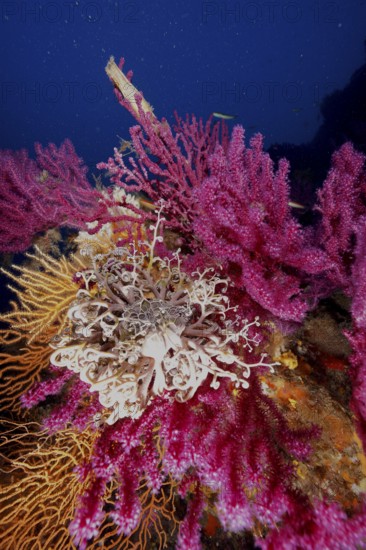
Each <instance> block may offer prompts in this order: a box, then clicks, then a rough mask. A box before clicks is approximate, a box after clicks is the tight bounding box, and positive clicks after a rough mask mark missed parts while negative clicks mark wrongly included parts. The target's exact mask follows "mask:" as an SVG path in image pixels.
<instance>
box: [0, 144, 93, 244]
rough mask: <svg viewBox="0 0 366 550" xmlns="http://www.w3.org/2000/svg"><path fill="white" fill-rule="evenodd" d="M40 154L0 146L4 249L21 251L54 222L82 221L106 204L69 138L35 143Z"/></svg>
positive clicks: (80, 224)
mask: <svg viewBox="0 0 366 550" xmlns="http://www.w3.org/2000/svg"><path fill="white" fill-rule="evenodd" d="M35 149H36V153H37V160H32V159H30V158H29V157H28V153H27V152H26V151H25V150H22V151H17V152H12V151H8V150H4V151H0V187H1V197H0V252H2V253H4V252H23V251H24V250H26V249H27V248H28V247H29V246H30V245H31V244H32V240H33V239H34V237H35V236H36V234H38V233H39V232H42V231H45V230H47V229H49V228H51V227H59V226H65V225H67V226H69V227H78V228H80V227H83V226H84V225H85V221H87V220H89V219H91V220H92V219H95V217H96V216H100V215H101V212H102V210H103V209H104V206H103V205H102V203H99V202H98V199H99V193H98V192H97V191H96V190H94V189H93V188H92V186H91V185H90V184H89V182H88V180H87V179H86V172H87V169H86V167H85V166H84V165H83V162H82V160H81V159H80V158H79V157H78V156H77V155H76V153H75V149H74V147H73V145H72V143H71V142H70V141H69V140H65V141H64V142H63V143H62V144H61V146H60V147H59V148H57V147H56V146H55V145H54V144H52V143H51V144H50V145H48V146H47V147H42V146H41V145H40V144H39V143H36V144H35Z"/></svg>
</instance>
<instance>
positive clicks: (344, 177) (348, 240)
mask: <svg viewBox="0 0 366 550" xmlns="http://www.w3.org/2000/svg"><path fill="white" fill-rule="evenodd" d="M365 199H366V172H365V157H364V155H362V154H361V153H359V152H358V151H356V150H355V149H354V148H353V146H352V144H351V143H345V144H344V145H342V147H341V148H340V149H339V150H338V151H336V152H335V153H334V154H333V156H332V165H331V169H330V171H329V173H328V176H327V178H326V180H325V182H324V184H323V186H322V188H321V189H320V190H319V191H318V203H317V205H316V209H317V210H318V211H319V212H320V213H321V215H322V217H321V221H320V224H319V228H318V239H319V243H320V245H321V246H322V247H323V249H324V250H325V251H326V253H327V255H328V257H329V258H330V260H331V261H332V269H331V270H330V272H329V273H328V274H327V277H328V279H329V280H330V282H331V283H332V285H333V288H334V287H337V288H343V289H346V290H347V289H348V288H349V284H350V276H351V264H352V260H351V255H352V252H353V246H354V237H355V234H356V232H357V227H358V223H359V220H360V219H361V217H362V216H365V215H366V204H365Z"/></svg>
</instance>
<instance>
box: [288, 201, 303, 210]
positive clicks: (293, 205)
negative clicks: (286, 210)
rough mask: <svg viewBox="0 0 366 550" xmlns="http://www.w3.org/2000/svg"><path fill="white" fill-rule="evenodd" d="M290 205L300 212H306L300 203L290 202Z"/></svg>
mask: <svg viewBox="0 0 366 550" xmlns="http://www.w3.org/2000/svg"><path fill="white" fill-rule="evenodd" d="M288 205H289V206H291V207H292V208H298V209H299V210H305V206H304V205H302V204H300V203H299V202H295V201H289V202H288Z"/></svg>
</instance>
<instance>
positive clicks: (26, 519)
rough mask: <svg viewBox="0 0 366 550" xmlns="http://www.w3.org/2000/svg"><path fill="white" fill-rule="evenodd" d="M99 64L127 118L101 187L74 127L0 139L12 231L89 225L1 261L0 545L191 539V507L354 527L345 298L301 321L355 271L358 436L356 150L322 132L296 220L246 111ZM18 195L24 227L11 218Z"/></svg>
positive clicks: (356, 492)
mask: <svg viewBox="0 0 366 550" xmlns="http://www.w3.org/2000/svg"><path fill="white" fill-rule="evenodd" d="M107 71H108V74H109V76H110V78H111V79H112V81H113V83H114V85H115V87H116V88H117V90H116V94H117V97H118V99H119V101H120V103H121V104H122V105H123V106H125V107H126V108H127V109H128V110H129V111H130V112H131V113H132V114H133V116H134V117H135V118H136V120H137V122H138V125H137V126H135V127H133V128H132V129H131V142H128V145H126V143H127V142H123V143H122V145H121V147H120V148H119V149H116V150H115V155H114V158H113V159H109V160H108V162H107V163H103V164H101V165H100V166H101V167H102V168H104V169H107V170H108V175H109V176H110V178H111V180H112V182H113V184H114V186H113V187H110V188H108V189H106V188H104V187H103V186H102V184H101V182H100V181H99V182H98V184H97V188H98V190H97V191H96V190H93V189H91V187H90V186H89V184H88V183H87V180H86V177H85V168H84V167H83V165H82V164H81V161H80V159H78V157H77V156H76V154H75V151H74V150H73V148H72V146H71V144H70V143H69V142H66V143H65V144H63V145H62V146H61V148H60V149H57V148H56V147H55V146H54V145H50V146H49V147H47V148H45V149H43V148H41V147H40V146H37V147H36V151H37V161H31V160H30V159H29V158H28V157H27V155H26V153H24V152H22V153H18V154H13V153H10V152H5V153H3V159H4V163H3V166H2V169H3V170H4V172H3V173H4V174H5V175H4V176H3V178H2V182H3V183H4V184H5V185H6V190H5V192H4V197H5V198H6V197H7V198H8V199H9V201H10V203H11V204H14V203H16V205H17V206H16V208H14V212H13V213H12V214H11V215H9V216H8V222H6V221H4V223H3V225H1V223H0V228H2V227H4V229H1V231H3V234H4V236H5V237H6V239H7V240H6V241H4V242H5V243H6V244H5V246H6V247H8V248H5V249H7V250H23V247H25V246H26V245H27V244H29V243H30V242H31V241H32V239H33V237H34V235H35V234H36V233H38V232H39V231H42V230H44V229H47V227H53V226H54V225H56V226H62V225H69V226H72V227H77V228H79V229H81V231H79V233H78V235H77V237H76V238H75V240H74V243H73V247H74V248H73V251H74V252H73V253H71V252H70V250H68V249H67V246H65V247H63V248H62V250H57V248H55V247H54V242H53V241H52V239H51V241H52V242H49V243H48V244H47V242H48V240H49V239H48V236H47V235H46V237H45V239H43V243H44V246H48V247H49V248H48V250H49V252H48V253H46V252H45V251H44V250H41V249H40V248H39V247H36V248H35V252H34V253H33V254H28V255H27V257H26V263H25V264H24V265H22V266H20V267H16V266H14V268H13V269H9V270H7V271H6V272H5V273H6V274H7V276H8V277H9V278H10V280H11V284H12V289H13V291H14V292H15V295H16V300H17V302H16V303H13V304H12V306H13V309H12V311H11V312H10V313H8V314H5V315H4V316H2V318H1V322H2V323H5V325H6V327H5V328H4V329H3V330H2V331H1V333H0V338H1V343H2V344H3V345H4V346H5V350H4V352H2V354H1V356H0V359H1V368H2V371H1V376H2V410H3V412H4V415H5V416H7V418H8V419H7V420H5V421H4V426H5V428H6V430H7V431H6V433H5V434H4V436H3V439H2V440H1V441H0V459H1V461H0V469H1V485H2V486H1V495H0V507H1V508H2V512H1V513H2V518H1V519H2V521H1V524H2V529H3V530H2V533H1V534H0V547H1V548H4V550H5V549H7V548H9V547H13V546H14V547H15V546H17V548H19V549H23V548H24V549H25V548H28V547H29V544H31V545H32V546H34V547H39V548H41V547H42V548H45V547H54V546H57V547H58V546H59V545H60V544H61V545H62V547H63V548H66V549H71V548H75V546H76V547H78V548H80V549H81V550H86V549H88V550H92V549H93V550H96V549H97V548H100V547H103V548H106V549H108V548H109V549H113V548H121V549H125V550H128V549H130V548H131V549H132V548H136V547H139V548H150V547H151V548H155V547H157V548H163V547H171V548H172V547H176V548H180V549H183V548H184V549H185V548H192V549H197V550H198V549H199V548H201V546H202V540H203V537H202V527H203V526H205V527H206V528H207V529H206V533H208V532H209V530H211V532H212V536H215V529H216V530H218V531H219V533H220V537H221V538H217V539H216V541H213V542H212V544H214V543H215V542H216V544H217V541H218V540H220V541H221V543H222V544H221V545H222V547H224V545H225V543H223V542H222V541H223V540H224V539H223V537H224V536H225V533H228V536H230V534H233V533H234V534H235V536H237V537H238V539H237V540H239V541H240V540H241V541H244V540H247V538H248V536H251V537H252V538H253V539H254V538H255V542H256V544H257V545H259V546H261V547H262V548H273V547H276V548H279V549H280V548H283V549H285V548H286V549H294V550H295V549H297V548H300V547H301V548H314V547H315V546H318V545H319V544H320V545H321V546H324V547H330V546H334V548H339V549H341V548H349V547H354V548H356V547H362V546H364V545H365V541H366V531H365V527H364V526H365V494H364V493H365V487H366V485H365V483H366V475H365V473H366V459H365V456H364V454H363V452H362V445H361V441H360V439H359V438H358V436H357V435H356V431H355V426H354V418H353V417H352V414H351V412H350V410H349V405H350V403H349V396H350V391H348V385H349V382H348V365H347V353H348V352H349V348H348V347H347V345H346V342H345V341H344V340H342V339H341V337H340V331H341V330H342V329H343V328H344V326H347V307H348V306H345V313H344V316H343V320H342V321H340V317H338V318H337V317H336V316H334V317H333V316H332V315H328V317H326V316H325V314H324V311H325V305H324V303H323V304H322V305H321V306H318V308H317V310H316V311H315V312H314V313H313V316H312V318H311V319H310V320H307V321H306V322H303V321H304V317H305V315H306V313H307V312H308V311H309V310H310V309H312V308H315V306H316V304H317V302H318V300H319V299H320V298H321V297H324V296H329V293H330V292H332V291H333V290H341V291H342V290H343V291H345V292H346V293H347V295H348V298H349V301H350V306H349V310H350V314H351V316H352V322H353V326H352V330H349V331H348V334H347V337H348V340H349V343H350V345H351V346H352V349H353V351H352V355H351V368H350V374H351V378H352V382H353V396H352V400H351V407H352V408H353V411H354V413H355V414H356V422H357V428H358V433H359V436H360V437H361V439H362V440H363V442H364V443H365V434H366V428H365V418H366V412H365V411H366V407H365V400H364V395H363V392H364V389H365V379H366V377H365V355H366V350H365V338H366V337H365V331H366V321H365V311H366V306H365V282H364V280H365V273H366V267H365V266H366V263H365V243H366V221H365V220H366V216H365V210H364V208H365V196H364V195H365V176H364V168H363V166H364V158H363V157H362V155H360V154H359V153H357V152H356V151H354V149H353V148H352V146H351V145H350V144H346V145H345V146H343V147H342V148H341V150H340V151H339V152H338V153H336V155H335V156H334V158H333V167H332V169H331V171H330V173H329V175H328V178H327V180H326V182H325V184H324V187H323V190H322V191H320V192H319V195H318V206H317V208H318V211H320V214H321V217H320V219H319V223H318V225H317V226H316V227H306V228H305V227H302V226H301V224H300V223H299V221H298V220H297V219H296V218H295V216H294V214H293V212H292V210H291V200H290V187H289V182H288V173H289V166H288V163H287V161H285V160H282V161H280V162H279V164H278V167H277V169H275V168H274V165H273V163H272V161H271V159H270V158H269V156H268V155H267V154H266V153H265V152H264V151H263V138H262V136H261V135H260V134H257V135H256V136H254V137H253V138H252V140H251V142H250V146H249V147H246V145H245V143H244V130H243V128H242V127H240V126H236V127H235V128H234V130H233V133H232V136H231V139H230V141H229V140H228V136H227V132H226V128H225V127H222V128H221V130H222V131H221V135H220V127H219V126H218V125H215V126H213V127H212V126H211V121H209V122H208V123H207V124H206V125H204V124H203V123H202V121H198V120H197V119H195V118H194V117H191V118H187V119H186V120H185V121H183V120H182V119H179V117H177V119H176V120H177V122H176V126H175V128H173V129H172V128H171V127H170V126H169V124H168V123H167V121H166V120H165V119H162V120H161V121H159V120H158V119H157V118H156V117H155V115H154V113H153V110H152V107H151V106H150V105H149V104H148V102H147V101H146V100H145V99H144V98H143V96H142V94H141V93H140V92H139V91H138V90H137V89H136V88H135V87H134V86H133V85H132V83H131V76H132V75H131V74H128V75H127V76H125V75H123V73H122V72H121V70H120V69H119V68H118V67H117V65H116V64H115V63H114V61H113V60H111V61H110V62H109V64H108V67H107ZM126 149H128V150H129V159H128V160H127V161H126ZM23 176H24V181H23V180H22V177H23ZM26 182H27V183H28V187H27V188H26V187H25V183H26ZM338 188H339V192H337V189H338ZM78 189H80V194H79V191H78ZM4 200H5V199H4ZM17 201H18V202H17ZM342 203H344V209H343V210H342V209H340V207H341V206H342ZM1 204H2V205H3V206H2V207H3V208H4V204H5V203H4V202H1V201H0V205H1ZM24 209H28V211H29V219H28V218H27V220H26V223H25V224H24V226H25V228H26V231H27V234H25V233H24V234H23V233H22V230H21V229H19V231H18V232H17V230H16V228H14V227H13V226H14V225H15V224H16V220H18V219H19V216H21V215H23V210H24ZM6 223H7V225H6ZM12 232H13V233H12ZM11 234H13V236H12V237H11ZM5 249H4V250H5ZM75 249H76V251H75ZM331 301H332V300H331V299H330V298H328V303H330V302H331ZM334 302H335V299H333V303H334ZM258 312H260V313H261V314H263V316H264V317H265V320H264V322H263V321H262V322H261V323H259V319H258V318H257V314H258ZM322 312H323V313H322ZM319 319H321V328H322V329H323V330H322V332H321V335H322V338H325V339H326V342H320V341H319V334H318V333H320V331H319V330H318V325H317V323H318V321H319ZM344 319H346V321H344ZM325 320H327V321H326V322H325ZM294 322H295V323H297V325H296V326H297V327H298V332H297V334H295V333H293V332H292V330H291V329H293V327H294V326H295V323H294ZM302 322H303V324H302V326H299V324H300V323H302ZM314 333H317V334H314ZM300 338H301V341H300ZM266 354H269V355H270V357H269V358H266ZM271 356H274V358H273V359H272V358H271ZM272 361H273V362H272ZM274 361H276V363H274ZM274 367H275V368H274ZM21 406H22V407H23V408H22V410H20V409H21ZM24 409H26V412H24ZM24 415H27V417H28V419H29V418H30V419H31V420H37V422H33V421H32V422H27V423H25V422H24ZM9 418H11V420H9ZM239 544H240V543H239ZM347 545H348V546H347Z"/></svg>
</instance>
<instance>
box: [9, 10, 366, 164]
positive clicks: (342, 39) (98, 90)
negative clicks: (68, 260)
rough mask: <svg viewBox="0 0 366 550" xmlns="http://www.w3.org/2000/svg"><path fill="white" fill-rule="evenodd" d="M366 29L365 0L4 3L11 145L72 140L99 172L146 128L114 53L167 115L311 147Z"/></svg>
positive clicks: (354, 63) (357, 58)
mask: <svg viewBox="0 0 366 550" xmlns="http://www.w3.org/2000/svg"><path fill="white" fill-rule="evenodd" d="M365 29H366V2H365V1H359V0H347V2H344V1H343V2H341V1H335V2H333V1H323V0H319V1H313V0H306V1H299V0H298V1H286V0H278V1H263V2H262V1H257V2H246V1H243V0H242V1H240V0H239V1H224V0H214V1H202V0H185V1H183V0H158V1H152V0H148V1H145V2H144V1H142V0H131V1H121V0H117V1H113V2H111V1H103V2H102V1H99V2H98V1H97V2H87V1H83V0H77V1H70V2H67V1H58V2H51V1H41V2H33V1H27V2H20V1H14V2H12V1H3V2H1V13H0V37H1V42H2V47H3V50H2V51H3V55H2V57H1V97H0V100H1V105H0V109H1V129H2V131H1V136H0V148H11V149H18V148H21V147H26V148H28V149H32V148H33V142H34V141H41V142H42V143H44V144H46V143H47V142H49V141H53V142H56V143H57V144H59V143H60V141H62V140H63V139H64V138H66V137H69V138H71V139H72V141H73V143H74V145H75V147H76V150H77V152H78V153H79V155H80V156H82V157H83V158H84V159H85V161H86V162H87V164H88V165H89V167H90V168H91V169H92V170H94V166H95V164H96V163H97V162H98V161H101V160H105V159H106V158H107V157H108V156H109V155H110V154H111V153H112V149H113V147H114V146H115V145H117V144H118V138H117V135H119V136H122V137H124V138H128V128H129V126H130V125H131V124H132V123H133V122H134V121H133V120H132V118H131V116H130V115H129V114H128V113H127V112H124V110H123V109H122V108H121V107H120V106H119V105H118V103H117V102H116V99H115V97H114V94H113V92H112V86H111V85H110V83H109V81H108V79H107V77H106V75H105V73H104V67H105V64H106V62H107V60H108V58H109V56H110V55H111V54H113V55H115V57H116V58H117V59H118V58H119V57H120V56H124V57H125V58H126V68H132V69H133V70H134V75H135V77H134V83H135V85H136V87H138V88H139V89H141V90H142V91H143V92H144V94H145V97H146V99H147V100H148V101H150V103H152V105H153V106H154V107H155V113H156V114H157V116H159V117H160V116H166V117H167V118H168V119H170V117H171V116H172V114H173V111H174V109H177V111H178V112H179V113H180V114H181V115H184V114H185V113H187V112H189V113H192V112H193V113H195V114H197V115H199V116H202V117H204V118H207V117H208V115H209V114H210V113H211V112H212V111H221V112H224V113H230V114H236V115H238V118H237V121H238V122H240V123H241V124H243V125H244V126H245V127H246V128H247V130H248V134H251V133H253V132H255V131H261V132H262V133H263V134H264V135H265V138H266V141H265V143H266V146H269V145H270V144H271V143H273V142H276V141H277V142H282V141H289V142H292V143H302V142H304V141H308V140H310V139H311V138H312V136H313V135H314V133H315V131H316V129H317V128H318V126H319V124H320V115H319V103H320V101H321V99H322V98H323V97H324V96H325V95H326V94H327V93H329V92H331V91H333V90H334V89H337V88H342V87H343V86H344V85H345V84H346V82H347V81H348V79H349V77H350V76H351V74H352V73H353V72H354V70H355V69H356V68H357V67H358V66H360V65H361V64H362V62H363V60H364V48H363V40H364V39H365V34H366V32H365ZM4 51H5V52H6V53H5V54H4Z"/></svg>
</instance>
